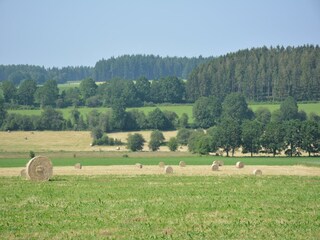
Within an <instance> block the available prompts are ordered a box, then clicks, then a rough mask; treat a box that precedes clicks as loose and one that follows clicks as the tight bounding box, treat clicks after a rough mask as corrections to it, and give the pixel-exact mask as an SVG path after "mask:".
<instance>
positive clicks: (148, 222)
mask: <svg viewBox="0 0 320 240" xmlns="http://www.w3.org/2000/svg"><path fill="white" fill-rule="evenodd" d="M0 192H1V198H0V209H1V211H0V214H1V222H0V236H1V238H2V239H213V238H214V239H319V237H320V230H319V229H320V213H319V204H320V202H319V199H320V177H319V176H318V177H293V176H259V177H257V176H174V175H139V176H131V175H103V176H54V178H53V179H52V180H51V181H49V182H45V183H43V182H41V183H40V182H30V181H26V180H22V179H20V178H18V177H0Z"/></svg>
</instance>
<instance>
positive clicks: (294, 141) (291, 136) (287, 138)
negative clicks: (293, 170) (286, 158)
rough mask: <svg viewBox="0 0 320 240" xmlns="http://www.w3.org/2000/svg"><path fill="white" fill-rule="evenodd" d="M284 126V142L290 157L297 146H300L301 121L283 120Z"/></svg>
mask: <svg viewBox="0 0 320 240" xmlns="http://www.w3.org/2000/svg"><path fill="white" fill-rule="evenodd" d="M283 128H284V133H285V134H284V143H285V146H286V147H287V148H288V149H289V154H290V156H291V157H292V155H293V153H295V152H296V149H297V148H298V147H301V141H302V139H301V137H302V136H301V122H300V121H298V120H290V121H285V122H283Z"/></svg>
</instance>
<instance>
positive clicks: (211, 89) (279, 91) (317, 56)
mask: <svg viewBox="0 0 320 240" xmlns="http://www.w3.org/2000/svg"><path fill="white" fill-rule="evenodd" d="M232 92H237V93H242V94H243V95H244V96H245V97H246V98H247V99H248V100H251V101H281V100H283V99H285V98H286V97H288V96H293V97H295V99H297V100H299V101H301V100H307V101H310V100H320V48H319V46H318V45H317V46H312V45H307V46H303V47H296V48H294V47H287V48H284V47H276V48H267V47H263V48H256V49H251V50H248V49H246V50H241V51H238V52H236V53H231V54H227V55H225V56H221V57H218V58H215V59H213V60H212V61H210V62H208V63H207V64H203V65H201V66H199V67H197V68H196V69H195V70H194V71H193V72H192V73H191V75H190V76H189V78H188V82H187V86H186V94H187V98H188V100H189V101H195V100H197V99H198V98H199V97H201V96H210V95H215V96H217V97H219V98H220V99H223V98H224V97H225V96H226V95H227V94H229V93H232Z"/></svg>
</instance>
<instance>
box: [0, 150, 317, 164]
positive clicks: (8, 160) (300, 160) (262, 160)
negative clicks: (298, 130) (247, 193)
mask: <svg viewBox="0 0 320 240" xmlns="http://www.w3.org/2000/svg"><path fill="white" fill-rule="evenodd" d="M25 155H26V156H25V157H19V158H14V157H13V158H12V157H2V158H0V168H6V167H24V166H26V164H27V162H28V161H29V160H30V158H29V157H28V155H27V154H25ZM39 155H44V156H48V157H50V159H51V160H52V163H53V165H54V166H74V165H75V164H76V163H79V162H80V163H81V164H82V165H83V166H111V165H135V164H136V163H137V162H139V163H141V164H143V165H158V164H159V162H161V161H163V162H165V164H167V165H173V166H178V165H179V162H180V161H182V160H183V161H185V162H186V164H187V165H208V166H209V165H211V164H212V162H213V161H214V160H222V161H223V162H224V164H225V165H235V164H236V162H238V161H242V162H244V163H245V164H246V165H267V166H293V165H306V166H318V167H320V157H312V158H309V157H292V158H290V157H275V158H274V157H241V158H239V157H238V158H232V157H230V158H227V157H213V156H199V155H191V154H190V155H187V156H179V154H177V155H176V156H174V155H171V156H170V155H169V156H166V155H165V154H163V155H162V156H161V155H160V156H152V155H151V154H146V156H143V153H140V154H138V155H135V154H132V155H131V154H128V156H129V157H122V156H109V157H99V155H98V154H97V155H96V156H94V155H93V156H86V154H85V156H81V154H77V155H76V157H73V153H69V157H66V156H65V155H66V154H64V156H59V153H51V154H50V153H49V154H46V153H43V154H41V153H40V154H39Z"/></svg>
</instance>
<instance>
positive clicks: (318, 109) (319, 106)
mask: <svg viewBox="0 0 320 240" xmlns="http://www.w3.org/2000/svg"><path fill="white" fill-rule="evenodd" d="M279 106H280V104H272V103H254V104H249V107H250V108H251V109H252V110H253V111H256V110H257V109H258V108H260V107H265V108H268V109H269V110H270V111H271V112H273V111H275V110H277V109H279ZM298 106H299V110H303V111H305V112H306V113H307V114H310V113H311V112H313V113H317V114H318V115H320V102H317V103H299V104H298ZM157 107H159V108H160V109H161V110H162V111H164V110H167V111H172V112H175V113H177V115H178V116H181V115H182V114H183V113H186V114H188V116H189V121H190V122H193V118H192V105H191V104H183V105H159V106H157ZM155 108H156V107H140V108H128V110H131V109H139V110H141V111H144V112H145V113H146V114H148V113H149V112H151V111H152V110H154V109H155ZM72 109H73V108H72V107H69V108H62V109H59V110H60V111H61V112H62V113H63V116H64V117H65V118H69V117H70V111H71V110H72ZM108 109H109V108H106V107H99V108H88V107H80V108H78V110H79V111H80V113H81V114H82V115H83V116H86V115H87V114H89V113H90V112H91V111H92V110H97V111H98V112H105V111H107V110H108ZM41 111H42V110H41V109H36V110H9V113H19V114H24V115H40V114H41Z"/></svg>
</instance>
